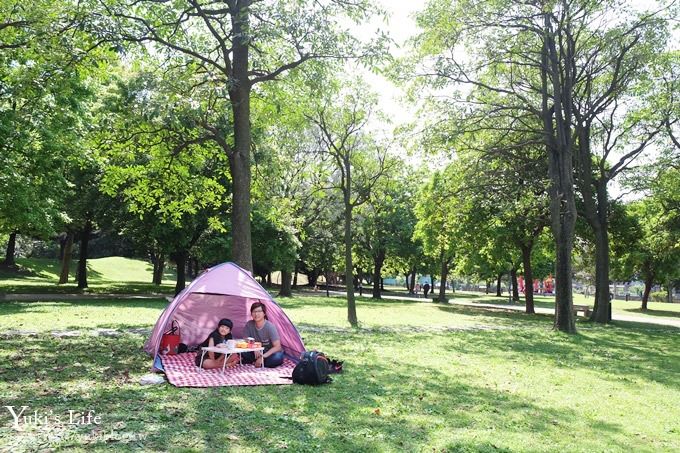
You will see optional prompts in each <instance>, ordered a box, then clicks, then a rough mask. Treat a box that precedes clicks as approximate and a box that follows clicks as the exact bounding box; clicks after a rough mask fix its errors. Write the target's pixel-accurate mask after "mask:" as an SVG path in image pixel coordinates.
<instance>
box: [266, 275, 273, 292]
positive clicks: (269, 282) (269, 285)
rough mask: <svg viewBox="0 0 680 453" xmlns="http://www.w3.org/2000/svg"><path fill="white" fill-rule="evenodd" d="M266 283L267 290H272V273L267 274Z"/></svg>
mask: <svg viewBox="0 0 680 453" xmlns="http://www.w3.org/2000/svg"><path fill="white" fill-rule="evenodd" d="M266 282H267V288H271V287H272V273H271V272H267V280H266Z"/></svg>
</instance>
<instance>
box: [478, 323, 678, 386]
mask: <svg viewBox="0 0 680 453" xmlns="http://www.w3.org/2000/svg"><path fill="white" fill-rule="evenodd" d="M523 327H526V323H525V325H524V326H523ZM677 333H678V329H677V328H674V327H667V328H662V327H657V326H655V327H647V326H641V325H640V324H638V323H632V322H628V323H626V322H616V323H615V324H613V325H609V326H598V325H593V324H590V323H583V324H581V325H580V326H579V331H578V334H576V335H566V334H562V333H560V332H556V331H541V330H539V331H536V330H522V329H517V330H509V331H498V332H496V333H495V334H494V335H488V336H475V335H469V336H468V337H467V339H468V346H469V350H468V352H471V351H472V352H475V353H480V354H486V353H488V352H491V351H497V352H502V353H504V354H510V355H516V356H517V358H518V360H521V359H522V358H523V357H528V356H531V357H540V358H542V359H543V360H546V361H548V362H552V363H554V364H555V366H558V367H562V368H583V369H587V370H592V369H597V370H599V371H602V372H604V374H605V375H606V376H611V377H612V378H622V379H624V380H637V379H643V380H645V381H650V382H658V383H660V384H663V385H664V386H667V387H672V388H675V389H680V382H679V381H678V380H677V376H678V373H680V336H678V335H677ZM485 348H486V349H485Z"/></svg>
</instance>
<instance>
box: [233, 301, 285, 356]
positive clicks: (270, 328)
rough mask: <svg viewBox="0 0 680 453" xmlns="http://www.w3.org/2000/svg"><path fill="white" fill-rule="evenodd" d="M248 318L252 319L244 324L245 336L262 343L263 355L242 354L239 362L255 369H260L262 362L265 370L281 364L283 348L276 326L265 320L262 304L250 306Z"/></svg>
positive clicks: (265, 313) (264, 310)
mask: <svg viewBox="0 0 680 453" xmlns="http://www.w3.org/2000/svg"><path fill="white" fill-rule="evenodd" d="M250 316H252V317H253V319H252V321H248V322H247V323H246V326H245V329H244V332H245V335H246V336H247V337H253V338H254V339H255V341H259V342H260V343H262V347H263V348H264V353H259V352H257V353H255V352H244V353H243V354H242V358H241V360H242V361H243V363H254V364H255V366H256V367H261V366H262V361H263V360H264V366H265V367H267V368H274V367H277V366H279V365H281V364H282V363H283V348H282V347H281V340H280V339H279V332H278V330H276V326H275V325H274V324H272V323H271V322H269V320H267V308H266V307H265V306H264V304H263V303H262V302H255V303H254V304H253V305H251V306H250Z"/></svg>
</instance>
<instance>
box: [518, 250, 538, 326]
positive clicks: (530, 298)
mask: <svg viewBox="0 0 680 453" xmlns="http://www.w3.org/2000/svg"><path fill="white" fill-rule="evenodd" d="M531 248H532V247H531V246H530V245H523V246H522V247H521V249H522V266H523V267H524V300H525V307H526V312H527V313H529V314H534V313H536V310H535V308H534V272H533V270H532V268H531Z"/></svg>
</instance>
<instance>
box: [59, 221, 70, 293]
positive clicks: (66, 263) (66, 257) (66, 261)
mask: <svg viewBox="0 0 680 453" xmlns="http://www.w3.org/2000/svg"><path fill="white" fill-rule="evenodd" d="M72 253H73V232H71V231H69V232H68V233H67V234H66V242H65V244H64V252H63V255H62V259H61V272H60V273H59V284H60V285H63V284H64V283H68V274H69V272H70V271H71V255H72Z"/></svg>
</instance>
